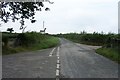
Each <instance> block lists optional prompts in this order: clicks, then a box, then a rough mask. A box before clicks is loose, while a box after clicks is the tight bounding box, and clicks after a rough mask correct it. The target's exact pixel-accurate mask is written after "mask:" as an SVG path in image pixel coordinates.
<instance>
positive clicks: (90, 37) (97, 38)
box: [58, 32, 120, 47]
mask: <svg viewBox="0 0 120 80" xmlns="http://www.w3.org/2000/svg"><path fill="white" fill-rule="evenodd" d="M58 36H59V37H64V38H67V39H69V40H72V41H75V42H78V43H85V44H90V45H101V46H103V47H118V44H120V34H113V33H109V34H103V33H97V32H94V33H86V32H81V33H67V34H58Z"/></svg>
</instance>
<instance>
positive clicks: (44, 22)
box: [43, 21, 45, 29]
mask: <svg viewBox="0 0 120 80" xmlns="http://www.w3.org/2000/svg"><path fill="white" fill-rule="evenodd" d="M44 23H45V22H44V21H43V29H44Z"/></svg>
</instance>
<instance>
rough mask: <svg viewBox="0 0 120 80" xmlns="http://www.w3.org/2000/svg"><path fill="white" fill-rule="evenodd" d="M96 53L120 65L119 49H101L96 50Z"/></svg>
mask: <svg viewBox="0 0 120 80" xmlns="http://www.w3.org/2000/svg"><path fill="white" fill-rule="evenodd" d="M96 53H98V54H100V55H103V56H105V57H107V58H109V59H111V60H113V61H115V62H117V63H120V58H119V56H120V53H119V52H118V49H115V48H99V49H97V50H96Z"/></svg>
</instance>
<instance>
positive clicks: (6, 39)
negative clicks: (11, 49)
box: [2, 36, 9, 47]
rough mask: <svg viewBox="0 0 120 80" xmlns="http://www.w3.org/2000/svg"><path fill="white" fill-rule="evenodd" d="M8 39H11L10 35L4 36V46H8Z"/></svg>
mask: <svg viewBox="0 0 120 80" xmlns="http://www.w3.org/2000/svg"><path fill="white" fill-rule="evenodd" d="M8 39H9V38H8V36H2V42H3V44H4V45H2V46H4V47H8Z"/></svg>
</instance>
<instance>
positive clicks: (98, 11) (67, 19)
mask: <svg viewBox="0 0 120 80" xmlns="http://www.w3.org/2000/svg"><path fill="white" fill-rule="evenodd" d="M50 1H51V2H52V1H53V2H54V4H48V3H47V2H45V6H46V7H49V8H50V11H47V12H46V11H44V10H43V11H41V12H37V13H36V16H35V17H36V18H35V19H36V20H37V22H36V23H34V24H32V23H30V21H26V24H25V26H27V28H26V29H25V31H37V32H39V31H40V30H42V29H43V27H42V23H43V21H45V27H46V28H47V30H46V32H47V33H51V34H56V33H69V32H78V33H79V32H81V31H83V30H84V31H86V32H89V33H91V32H94V31H95V32H101V31H103V32H105V33H108V32H113V33H118V1H119V0H50ZM1 23H2V22H1ZM8 27H13V28H14V30H15V32H22V31H21V30H19V27H20V23H19V22H16V23H12V22H9V23H6V24H4V23H2V27H1V28H0V29H1V30H2V31H6V29H7V28H8Z"/></svg>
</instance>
